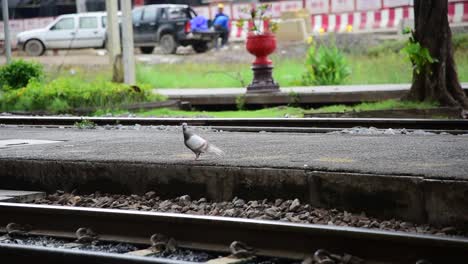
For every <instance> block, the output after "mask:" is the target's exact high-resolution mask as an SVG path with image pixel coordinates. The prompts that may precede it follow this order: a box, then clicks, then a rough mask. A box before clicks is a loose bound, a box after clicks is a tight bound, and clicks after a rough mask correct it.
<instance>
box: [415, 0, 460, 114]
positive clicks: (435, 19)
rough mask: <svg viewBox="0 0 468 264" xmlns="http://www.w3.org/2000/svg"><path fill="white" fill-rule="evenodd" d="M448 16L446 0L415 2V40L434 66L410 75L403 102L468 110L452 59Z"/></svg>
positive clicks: (431, 65)
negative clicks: (411, 78) (410, 83)
mask: <svg viewBox="0 0 468 264" xmlns="http://www.w3.org/2000/svg"><path fill="white" fill-rule="evenodd" d="M447 12H448V1H447V0H414V18H415V21H414V23H415V32H414V38H415V40H416V41H417V42H419V43H420V44H421V46H422V47H425V48H427V49H428V50H429V52H430V54H431V56H432V57H433V58H435V59H437V62H435V63H433V64H430V65H427V67H426V68H425V69H423V70H422V71H420V73H419V74H418V73H416V71H413V84H412V86H411V90H410V92H409V94H408V95H407V96H406V99H409V100H416V101H424V100H428V101H436V102H439V103H440V104H441V105H445V106H455V107H461V108H463V109H468V99H467V97H466V95H465V93H464V91H463V89H462V88H461V85H460V81H459V80H458V75H457V71H456V68H455V61H454V59H453V48H452V33H451V30H450V27H449V23H448V16H447Z"/></svg>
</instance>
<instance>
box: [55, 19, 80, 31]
mask: <svg viewBox="0 0 468 264" xmlns="http://www.w3.org/2000/svg"><path fill="white" fill-rule="evenodd" d="M51 29H52V30H71V29H75V19H74V18H73V17H67V18H62V19H60V20H59V21H58V22H57V23H55V25H54V26H53V27H52V28H51Z"/></svg>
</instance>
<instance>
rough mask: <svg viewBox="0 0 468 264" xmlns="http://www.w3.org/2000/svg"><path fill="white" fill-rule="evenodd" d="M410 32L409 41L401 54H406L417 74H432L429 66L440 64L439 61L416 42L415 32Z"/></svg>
mask: <svg viewBox="0 0 468 264" xmlns="http://www.w3.org/2000/svg"><path fill="white" fill-rule="evenodd" d="M408 32H410V36H409V39H408V41H407V42H406V45H405V47H404V48H403V49H402V50H401V52H402V53H404V54H406V56H407V57H408V59H409V60H410V61H411V64H412V65H413V70H414V71H415V72H416V74H420V73H421V72H423V73H424V72H428V73H430V74H432V73H431V69H430V68H429V66H430V65H431V64H433V63H436V62H438V60H437V59H436V58H433V57H432V55H431V53H430V52H429V49H428V48H426V47H423V46H421V44H420V43H419V42H418V41H417V40H416V38H415V37H414V31H408Z"/></svg>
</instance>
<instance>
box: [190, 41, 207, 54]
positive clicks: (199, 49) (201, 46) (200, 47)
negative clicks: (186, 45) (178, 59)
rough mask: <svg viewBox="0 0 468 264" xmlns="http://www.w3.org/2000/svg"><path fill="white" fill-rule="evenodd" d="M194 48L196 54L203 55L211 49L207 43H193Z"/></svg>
mask: <svg viewBox="0 0 468 264" xmlns="http://www.w3.org/2000/svg"><path fill="white" fill-rule="evenodd" d="M192 48H193V50H195V52H196V53H203V52H206V51H207V50H208V49H209V47H208V43H206V42H197V43H193V44H192Z"/></svg>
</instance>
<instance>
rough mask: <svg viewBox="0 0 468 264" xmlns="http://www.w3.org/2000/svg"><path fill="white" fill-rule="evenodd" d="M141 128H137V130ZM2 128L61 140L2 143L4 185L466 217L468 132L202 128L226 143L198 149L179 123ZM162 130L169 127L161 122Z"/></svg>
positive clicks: (11, 134)
mask: <svg viewBox="0 0 468 264" xmlns="http://www.w3.org/2000/svg"><path fill="white" fill-rule="evenodd" d="M137 128H138V129H139V130H134V129H137ZM134 129H133V130H104V129H100V130H99V129H98V130H96V129H93V130H78V129H46V128H16V127H2V128H0V140H4V139H22V140H24V139H35V140H53V141H59V142H58V143H49V144H42V145H16V146H9V147H6V148H4V149H2V150H1V152H0V179H1V182H2V184H1V186H0V187H1V188H3V189H5V188H8V189H35V190H46V191H55V190H56V189H65V190H68V191H71V190H73V189H75V188H76V189H78V191H83V192H94V191H97V190H99V191H102V192H106V191H108V192H121V193H129V192H136V193H143V192H146V191H149V190H156V191H157V192H158V194H161V195H162V196H165V195H166V196H171V195H182V194H189V195H191V196H193V197H207V198H210V199H215V200H229V199H232V198H233V197H234V196H239V197H243V198H247V199H264V198H272V199H274V198H296V197H297V198H299V199H301V201H305V202H309V203H311V204H313V205H316V206H325V207H339V208H344V209H346V210H350V211H358V212H359V211H362V210H365V211H367V212H370V213H371V214H373V215H377V216H383V217H400V218H403V219H408V220H411V221H415V222H430V223H433V224H454V225H466V224H467V223H468V195H466V194H467V193H468V162H467V159H468V158H467V157H468V136H466V135H465V136H454V135H425V136H418V135H393V136H387V135H374V136H362V135H329V134H287V133H281V134H273V133H234V132H231V133H230V132H211V131H207V130H195V131H196V133H197V134H199V135H201V136H204V137H206V138H207V139H209V140H211V142H213V143H214V144H215V145H217V146H218V147H220V148H222V149H223V150H224V151H225V152H226V156H225V157H222V158H216V157H213V156H209V155H206V156H202V159H201V160H200V161H194V160H193V158H194V155H193V154H192V153H191V152H189V150H187V149H186V148H185V146H184V145H183V137H182V133H181V131H180V129H179V128H174V127H166V128H139V127H136V128H134ZM161 129H163V130H161Z"/></svg>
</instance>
